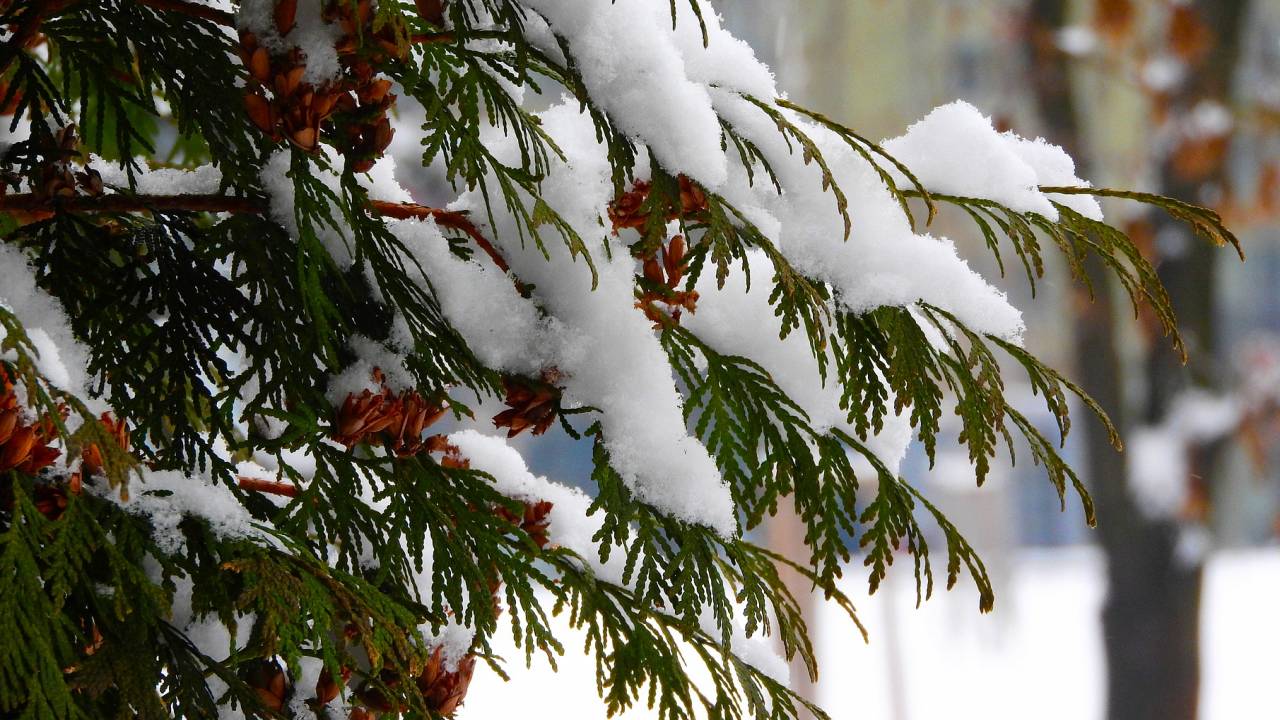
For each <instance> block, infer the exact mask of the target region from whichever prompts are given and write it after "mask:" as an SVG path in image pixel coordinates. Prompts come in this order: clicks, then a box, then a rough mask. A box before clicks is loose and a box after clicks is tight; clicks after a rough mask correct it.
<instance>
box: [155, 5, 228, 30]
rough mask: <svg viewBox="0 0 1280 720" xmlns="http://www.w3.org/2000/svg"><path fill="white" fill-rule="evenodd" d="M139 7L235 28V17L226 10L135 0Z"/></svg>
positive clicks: (205, 6) (204, 6)
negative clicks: (179, 14)
mask: <svg viewBox="0 0 1280 720" xmlns="http://www.w3.org/2000/svg"><path fill="white" fill-rule="evenodd" d="M136 1H137V3H138V4H139V5H146V6H147V7H150V8H155V9H156V10H170V11H173V12H179V13H182V14H183V15H190V16H192V17H198V18H200V19H202V20H208V21H210V22H215V23H218V24H219V25H226V26H227V27H235V26H236V16H235V15H233V14H231V13H229V12H227V11H226V10H219V9H218V8H215V7H210V6H208V5H200V4H198V3H193V2H188V1H187V0H136Z"/></svg>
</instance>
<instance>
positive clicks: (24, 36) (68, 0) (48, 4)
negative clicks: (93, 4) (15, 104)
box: [0, 0, 75, 73]
mask: <svg viewBox="0 0 1280 720" xmlns="http://www.w3.org/2000/svg"><path fill="white" fill-rule="evenodd" d="M73 2H75V0H45V2H34V3H32V4H31V5H29V6H27V11H26V12H25V13H23V14H22V15H21V18H20V21H19V22H18V27H17V29H16V30H14V32H13V36H12V37H10V38H9V40H8V41H7V42H5V44H4V46H3V48H2V49H0V73H3V72H4V71H6V70H8V69H9V64H10V63H12V62H13V61H14V59H16V58H17V57H18V53H20V52H22V50H23V49H24V48H25V47H26V46H27V44H28V43H30V42H31V41H32V40H33V39H35V38H36V36H37V34H38V33H39V32H40V24H41V23H43V22H44V21H45V19H46V18H48V17H49V16H51V15H55V14H57V13H59V12H61V11H62V10H63V8H65V7H67V6H68V5H70V4H72V3H73Z"/></svg>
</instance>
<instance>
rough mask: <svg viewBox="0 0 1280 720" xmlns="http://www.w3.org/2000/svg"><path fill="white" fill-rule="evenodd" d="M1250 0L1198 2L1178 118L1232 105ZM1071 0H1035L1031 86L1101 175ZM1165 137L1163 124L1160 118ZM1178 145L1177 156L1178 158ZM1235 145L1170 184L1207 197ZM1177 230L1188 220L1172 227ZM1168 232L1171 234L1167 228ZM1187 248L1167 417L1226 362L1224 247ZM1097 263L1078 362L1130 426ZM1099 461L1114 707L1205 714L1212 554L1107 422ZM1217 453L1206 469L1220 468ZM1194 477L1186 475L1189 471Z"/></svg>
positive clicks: (1154, 413)
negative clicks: (1148, 492)
mask: <svg viewBox="0 0 1280 720" xmlns="http://www.w3.org/2000/svg"><path fill="white" fill-rule="evenodd" d="M1246 4H1247V3H1246V2H1245V0H1197V1H1196V2H1195V3H1193V4H1192V5H1193V7H1194V9H1195V11H1196V12H1197V13H1198V15H1199V19H1200V21H1201V23H1202V27H1203V29H1204V30H1206V31H1207V33H1208V35H1207V37H1208V38H1209V40H1208V41H1209V42H1211V43H1212V45H1211V48H1210V49H1209V50H1208V51H1207V52H1206V53H1204V54H1203V55H1202V56H1201V57H1200V58H1198V59H1197V60H1196V61H1194V62H1191V63H1189V65H1190V67H1189V69H1188V72H1189V76H1188V78H1187V80H1186V81H1185V83H1184V84H1183V86H1182V87H1181V88H1180V89H1179V91H1178V92H1177V94H1176V96H1174V97H1173V98H1171V101H1172V106H1171V108H1170V110H1171V113H1172V115H1173V116H1185V115H1186V114H1187V113H1189V111H1190V110H1191V108H1193V107H1194V106H1195V105H1196V104H1197V103H1199V102H1200V101H1202V100H1210V101H1218V102H1221V103H1222V104H1223V105H1224V106H1225V105H1227V103H1226V99H1227V97H1228V94H1229V93H1230V90H1231V77H1232V74H1233V71H1234V69H1235V66H1236V64H1237V48H1238V39H1239V33H1240V24H1241V19H1242V17H1243V15H1244V10H1245V6H1246ZM1068 5H1069V1H1068V0H1032V2H1031V3H1030V8H1029V16H1028V19H1029V22H1028V28H1027V29H1028V32H1027V50H1028V58H1029V68H1030V74H1031V78H1030V79H1031V85H1032V88H1033V91H1034V94H1035V100H1036V104H1037V106H1038V109H1039V112H1040V116H1041V118H1042V121H1043V123H1044V130H1045V133H1046V135H1047V136H1048V138H1049V139H1050V140H1052V141H1053V142H1055V143H1057V144H1059V145H1062V146H1063V147H1064V148H1066V149H1067V150H1068V151H1069V152H1070V153H1071V154H1072V156H1074V157H1075V158H1077V161H1078V162H1079V163H1080V165H1081V172H1080V175H1081V176H1082V177H1089V176H1090V172H1089V167H1088V153H1087V147H1086V143H1085V141H1084V138H1083V137H1082V131H1081V127H1080V116H1079V114H1078V112H1077V105H1076V102H1075V98H1074V97H1073V85H1072V82H1071V72H1070V58H1069V57H1068V56H1066V55H1065V54H1064V53H1062V52H1061V51H1060V50H1059V49H1058V47H1057V43H1056V33H1057V31H1058V30H1059V29H1060V28H1062V27H1063V26H1064V25H1066V24H1067V10H1068ZM1150 130H1151V133H1150V134H1151V135H1153V136H1154V135H1155V134H1156V133H1155V128H1151V129H1150ZM1173 155H1174V153H1171V154H1170V157H1173ZM1225 155H1226V154H1225V153H1222V154H1221V156H1219V157H1218V158H1217V159H1216V161H1215V162H1211V163H1209V164H1208V165H1207V166H1204V165H1202V166H1201V167H1200V168H1199V172H1197V173H1196V174H1195V175H1193V176H1189V175H1187V174H1186V173H1185V172H1183V171H1182V170H1185V168H1182V169H1179V168H1178V167H1176V165H1177V163H1175V162H1174V161H1172V160H1166V161H1164V162H1163V163H1162V165H1161V183H1162V187H1161V188H1158V190H1160V191H1161V192H1163V193H1165V194H1168V195H1171V196H1173V197H1176V198H1180V199H1184V200H1189V201H1192V202H1200V203H1203V202H1206V201H1208V200H1210V199H1211V198H1210V197H1207V191H1209V190H1211V189H1213V188H1216V187H1218V186H1220V185H1221V183H1222V181H1223V179H1224V167H1223V166H1224V164H1225ZM1160 227H1161V228H1162V229H1167V230H1168V232H1178V233H1185V231H1184V230H1183V229H1182V228H1174V227H1173V226H1168V225H1161V226H1160ZM1157 234H1158V235H1159V233H1157ZM1174 247H1175V248H1176V249H1177V250H1178V252H1177V253H1166V254H1165V255H1164V256H1163V257H1159V258H1157V261H1158V263H1159V265H1158V268H1159V271H1160V276H1161V278H1162V280H1163V281H1164V283H1165V286H1166V287H1167V288H1168V290H1169V294H1170V296H1171V299H1172V301H1173V306H1174V308H1175V309H1176V310H1177V313H1178V318H1179V321H1180V323H1181V327H1182V332H1183V335H1184V338H1185V339H1186V341H1187V346H1188V349H1189V351H1190V353H1191V357H1192V365H1190V366H1186V367H1184V366H1183V365H1182V364H1181V362H1180V361H1179V358H1178V357H1177V356H1176V355H1175V353H1174V352H1173V351H1172V350H1171V349H1170V348H1169V347H1168V344H1167V343H1163V342H1159V341H1156V342H1152V343H1151V344H1150V347H1149V348H1148V350H1147V353H1148V354H1147V357H1146V361H1145V367H1146V370H1147V375H1148V378H1147V380H1148V385H1147V398H1146V402H1145V407H1144V408H1142V412H1141V416H1142V421H1143V422H1144V423H1145V424H1153V425H1154V424H1159V423H1160V422H1161V421H1162V420H1163V419H1164V417H1165V415H1166V413H1167V411H1168V408H1169V405H1170V403H1171V401H1172V400H1173V398H1174V397H1175V396H1176V395H1177V394H1178V393H1179V392H1181V391H1182V390H1183V389H1184V388H1185V387H1186V386H1187V385H1188V383H1190V382H1192V381H1193V378H1194V381H1196V382H1199V383H1205V382H1207V381H1208V380H1209V379H1210V378H1212V376H1213V375H1212V373H1211V372H1209V371H1208V370H1209V369H1210V368H1211V367H1212V366H1213V364H1214V362H1215V358H1214V353H1215V350H1216V347H1215V342H1214V333H1213V323H1214V320H1215V318H1216V317H1217V315H1216V313H1217V308H1216V304H1215V290H1214V267H1215V265H1214V263H1215V261H1216V258H1217V256H1218V254H1219V252H1220V251H1218V250H1217V249H1214V248H1209V247H1207V246H1206V245H1205V244H1204V243H1202V242H1199V241H1197V240H1196V239H1195V238H1189V237H1182V239H1181V242H1177V243H1174ZM1087 272H1088V274H1089V276H1090V279H1091V280H1092V281H1093V285H1094V287H1095V288H1097V297H1096V298H1095V300H1094V302H1092V303H1090V302H1089V301H1088V298H1087V297H1082V298H1078V301H1077V302H1076V303H1075V311H1076V313H1075V332H1076V342H1075V348H1076V372H1077V374H1078V376H1079V380H1080V382H1081V384H1082V385H1083V386H1084V388H1085V389H1086V390H1087V391H1088V392H1089V393H1090V394H1091V395H1093V397H1094V398H1095V399H1096V400H1098V402H1099V403H1101V404H1102V406H1103V407H1104V408H1105V409H1106V410H1107V412H1108V413H1109V414H1110V415H1111V417H1112V418H1113V419H1114V420H1115V421H1116V422H1117V424H1118V425H1119V426H1120V427H1122V428H1125V427H1131V425H1130V424H1129V423H1127V422H1126V417H1125V416H1126V413H1125V407H1124V399H1125V398H1126V397H1127V393H1126V392H1125V385H1124V378H1123V376H1122V374H1121V366H1120V361H1119V357H1118V353H1117V346H1116V316H1115V312H1116V311H1117V310H1119V311H1127V308H1126V306H1125V305H1124V303H1119V304H1118V303H1117V302H1116V300H1115V298H1113V297H1112V293H1111V291H1112V289H1113V288H1112V286H1111V284H1110V282H1109V280H1108V279H1107V273H1106V272H1105V270H1104V269H1103V268H1102V267H1101V264H1100V263H1098V262H1096V261H1092V262H1090V263H1089V264H1088V265H1087ZM1086 427H1087V430H1086V434H1087V438H1086V441H1087V447H1088V455H1089V461H1088V466H1087V471H1088V473H1089V478H1090V480H1091V482H1092V492H1093V495H1094V499H1095V501H1096V503H1097V508H1098V516H1099V526H1100V527H1099V534H1100V539H1101V544H1102V547H1103V550H1104V552H1105V554H1106V558H1107V574H1108V594H1107V598H1106V602H1105V606H1104V609H1103V628H1104V633H1105V645H1106V656H1107V717H1109V718H1111V720H1146V719H1150V720H1157V719H1159V720H1193V719H1194V718H1195V717H1196V714H1197V710H1198V705H1199V679H1200V651H1199V635H1200V592H1201V578H1202V574H1203V573H1202V569H1203V566H1202V562H1201V559H1200V558H1199V557H1197V556H1194V555H1189V554H1188V553H1186V552H1180V551H1179V539H1180V538H1181V537H1182V532H1183V530H1182V529H1181V528H1180V527H1179V525H1178V523H1177V522H1176V521H1173V520H1161V519H1151V518H1148V517H1146V516H1144V515H1143V514H1142V512H1141V510H1140V509H1139V508H1138V507H1137V506H1136V505H1135V503H1134V500H1133V496H1132V495H1131V494H1130V493H1129V491H1128V487H1127V480H1126V477H1125V464H1124V461H1123V458H1122V456H1120V455H1119V454H1117V453H1116V452H1114V451H1113V449H1112V448H1111V447H1110V444H1109V442H1108V439H1107V436H1106V434H1105V432H1103V430H1102V428H1101V427H1099V425H1098V423H1090V424H1088V425H1087V426H1086ZM1211 466H1212V463H1211V462H1205V463H1202V467H1205V468H1207V467H1211ZM1181 480H1182V479H1181V478H1179V479H1178V481H1181Z"/></svg>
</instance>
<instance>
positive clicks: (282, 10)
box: [272, 0, 298, 37]
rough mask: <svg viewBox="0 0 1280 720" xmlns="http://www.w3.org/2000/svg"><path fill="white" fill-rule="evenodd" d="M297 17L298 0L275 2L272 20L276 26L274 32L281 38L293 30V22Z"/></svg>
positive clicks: (279, 0)
mask: <svg viewBox="0 0 1280 720" xmlns="http://www.w3.org/2000/svg"><path fill="white" fill-rule="evenodd" d="M297 16H298V0H276V7H275V12H274V13H273V16H272V17H273V19H274V20H275V24H276V32H278V33H280V36H281V37H283V36H285V35H288V34H289V31H290V30H293V25H294V22H295V21H296V20H297Z"/></svg>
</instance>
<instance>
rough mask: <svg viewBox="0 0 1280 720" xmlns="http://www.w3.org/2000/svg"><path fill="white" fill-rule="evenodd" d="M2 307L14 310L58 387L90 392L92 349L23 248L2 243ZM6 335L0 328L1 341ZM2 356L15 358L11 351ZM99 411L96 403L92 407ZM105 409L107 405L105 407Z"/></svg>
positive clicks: (38, 361) (45, 373) (39, 361)
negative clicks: (77, 333) (38, 279)
mask: <svg viewBox="0 0 1280 720" xmlns="http://www.w3.org/2000/svg"><path fill="white" fill-rule="evenodd" d="M0 306H2V307H4V308H5V309H7V310H8V311H9V312H11V313H13V316H14V317H15V318H17V320H18V322H19V323H20V324H21V325H22V328H23V330H24V331H25V332H26V334H27V337H28V338H29V339H30V340H31V344H32V345H33V346H34V347H35V350H36V353H37V357H36V358H35V363H36V369H37V370H38V371H39V372H40V374H41V375H43V376H44V378H45V379H46V380H48V381H49V382H50V383H51V384H53V385H54V386H55V387H57V388H59V389H61V390H65V391H66V392H69V393H72V394H76V395H79V396H85V395H87V393H88V391H89V375H88V370H87V367H88V363H89V351H88V349H87V348H85V347H84V346H83V345H81V344H80V343H79V341H77V340H76V338H75V335H74V333H72V331H71V325H70V322H69V321H68V320H67V315H66V313H65V312H63V309H62V305H61V304H60V303H59V302H58V301H57V300H55V299H54V298H53V297H52V296H51V295H49V294H48V293H46V292H45V291H43V290H41V289H40V288H38V287H36V283H35V268H33V267H31V265H30V264H29V263H28V261H27V257H26V255H24V254H23V253H22V251H21V250H19V249H17V248H16V247H14V246H12V245H8V244H3V243H0ZM5 338H6V332H5V330H4V328H0V343H3V342H4V341H5ZM0 359H5V360H10V361H12V360H14V359H16V356H15V353H14V351H12V350H9V351H5V352H3V353H0ZM91 409H93V410H95V411H96V410H98V408H97V407H96V405H94V406H93V407H91ZM103 409H105V408H103Z"/></svg>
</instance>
